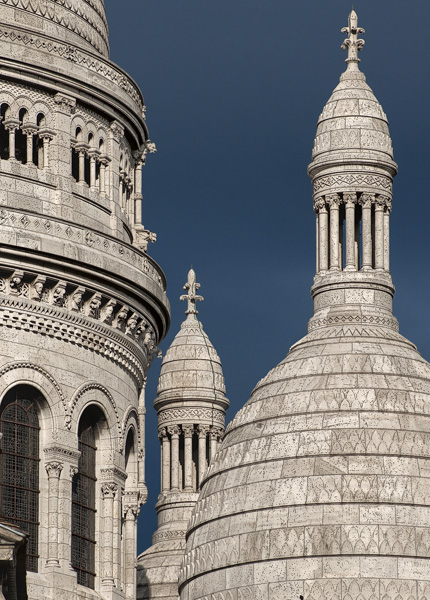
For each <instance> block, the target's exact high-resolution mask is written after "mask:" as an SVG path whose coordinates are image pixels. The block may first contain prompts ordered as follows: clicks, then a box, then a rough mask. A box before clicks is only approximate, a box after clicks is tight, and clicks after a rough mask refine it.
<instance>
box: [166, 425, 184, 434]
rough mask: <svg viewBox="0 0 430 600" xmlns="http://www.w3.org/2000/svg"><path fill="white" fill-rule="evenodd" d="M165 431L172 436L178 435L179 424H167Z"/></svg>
mask: <svg viewBox="0 0 430 600" xmlns="http://www.w3.org/2000/svg"><path fill="white" fill-rule="evenodd" d="M167 431H168V433H169V434H170V435H171V436H172V437H179V434H180V433H181V430H180V428H179V425H169V427H167Z"/></svg>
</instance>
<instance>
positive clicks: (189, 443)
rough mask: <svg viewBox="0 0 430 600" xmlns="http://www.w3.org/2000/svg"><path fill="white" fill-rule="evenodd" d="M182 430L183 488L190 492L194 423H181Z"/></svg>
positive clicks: (191, 485)
mask: <svg viewBox="0 0 430 600" xmlns="http://www.w3.org/2000/svg"><path fill="white" fill-rule="evenodd" d="M182 431H183V432H184V471H185V473H184V483H185V486H184V489H185V491H187V492H191V491H192V489H193V433H194V425H189V424H187V425H182Z"/></svg>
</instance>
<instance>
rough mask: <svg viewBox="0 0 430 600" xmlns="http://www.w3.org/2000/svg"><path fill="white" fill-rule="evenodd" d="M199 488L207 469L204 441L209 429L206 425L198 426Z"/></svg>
mask: <svg viewBox="0 0 430 600" xmlns="http://www.w3.org/2000/svg"><path fill="white" fill-rule="evenodd" d="M198 433H199V482H198V485H199V487H200V486H201V483H202V479H203V476H204V474H205V472H206V469H207V468H208V463H207V457H206V440H207V436H208V433H209V427H208V426H207V425H199V427H198Z"/></svg>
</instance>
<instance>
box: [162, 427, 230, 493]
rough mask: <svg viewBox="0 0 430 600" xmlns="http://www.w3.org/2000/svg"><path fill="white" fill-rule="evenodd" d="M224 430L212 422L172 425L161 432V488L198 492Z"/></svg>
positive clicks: (166, 490)
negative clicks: (210, 423) (212, 424)
mask: <svg viewBox="0 0 430 600" xmlns="http://www.w3.org/2000/svg"><path fill="white" fill-rule="evenodd" d="M222 434H223V430H222V429H221V428H220V427H214V426H209V425H192V424H184V425H171V426H168V427H163V428H162V429H161V430H160V431H159V438H160V440H161V491H162V492H168V491H182V490H183V491H189V492H196V491H198V489H199V487H200V484H201V482H202V479H203V476H204V473H205V471H206V469H207V467H208V464H209V462H210V461H211V460H212V458H213V457H214V456H215V454H216V452H217V450H218V445H219V443H220V441H221V438H222Z"/></svg>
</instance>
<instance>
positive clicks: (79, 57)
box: [0, 0, 143, 111]
mask: <svg viewBox="0 0 430 600" xmlns="http://www.w3.org/2000/svg"><path fill="white" fill-rule="evenodd" d="M2 1H3V0H2ZM8 1H11V2H12V1H13V0H8ZM2 38H4V39H6V40H10V41H12V42H14V43H18V44H23V45H24V46H26V47H29V46H30V47H32V48H36V49H39V48H43V50H45V51H47V52H50V53H53V54H56V55H57V56H60V57H64V58H66V59H67V58H68V55H69V54H70V46H69V45H68V44H63V43H61V42H57V43H50V42H47V40H46V38H43V37H38V36H37V35H35V34H33V35H31V36H29V35H28V34H27V32H26V31H24V30H22V31H21V30H19V29H18V28H11V27H6V26H2V27H0V40H1V39H2ZM74 58H75V59H76V60H75V61H74V62H76V63H77V64H78V65H79V66H82V67H83V68H85V69H88V70H89V71H93V72H95V73H98V74H99V75H100V76H101V77H103V78H105V79H108V80H109V81H110V82H112V83H113V84H114V85H116V86H118V87H119V88H120V89H122V90H124V91H125V92H126V94H127V95H128V96H129V97H130V98H131V100H132V101H133V102H134V103H135V104H136V105H137V107H138V108H139V110H140V111H141V110H142V108H143V99H142V96H141V94H140V91H139V89H138V88H137V87H136V85H135V84H134V82H133V81H132V80H131V79H130V78H129V77H127V76H126V75H125V74H124V72H123V71H120V70H119V69H115V68H114V66H113V65H112V63H108V62H106V61H104V60H102V59H100V60H98V59H97V58H95V57H94V55H93V54H89V53H87V52H85V51H84V50H82V49H76V51H75V52H74Z"/></svg>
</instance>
